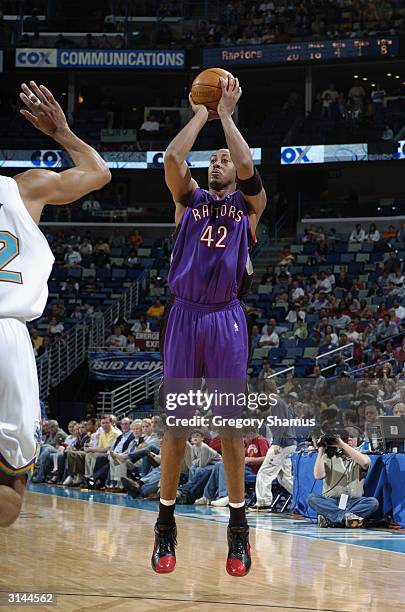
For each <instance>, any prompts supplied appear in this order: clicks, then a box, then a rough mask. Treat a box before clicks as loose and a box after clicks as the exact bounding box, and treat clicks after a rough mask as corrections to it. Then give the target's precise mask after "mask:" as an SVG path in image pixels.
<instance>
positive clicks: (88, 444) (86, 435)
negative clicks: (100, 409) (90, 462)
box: [63, 418, 100, 486]
mask: <svg viewBox="0 0 405 612" xmlns="http://www.w3.org/2000/svg"><path fill="white" fill-rule="evenodd" d="M98 426H99V421H98V420H97V419H96V418H90V419H89V420H88V421H87V422H86V427H85V428H81V430H80V435H79V438H78V440H76V442H75V443H74V444H73V446H71V447H70V448H69V449H68V450H67V453H66V454H67V477H66V479H65V480H64V482H63V484H64V485H65V486H79V485H80V484H81V483H82V482H83V480H84V473H85V460H86V456H87V451H88V449H89V448H96V447H97V446H98V443H99V437H100V434H99V432H98Z"/></svg>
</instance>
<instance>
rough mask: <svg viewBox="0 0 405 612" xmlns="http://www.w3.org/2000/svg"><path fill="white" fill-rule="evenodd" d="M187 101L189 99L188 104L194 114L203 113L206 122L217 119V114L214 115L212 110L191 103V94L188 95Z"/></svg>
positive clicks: (202, 105) (203, 105)
mask: <svg viewBox="0 0 405 612" xmlns="http://www.w3.org/2000/svg"><path fill="white" fill-rule="evenodd" d="M188 99H189V102H190V105H191V108H192V109H193V113H194V114H196V113H198V112H201V113H204V114H205V115H206V120H207V121H213V120H214V119H219V116H218V113H216V112H215V111H214V110H211V109H210V108H207V107H206V106H205V104H196V103H195V102H194V101H193V98H192V96H191V93H190V94H189V96H188Z"/></svg>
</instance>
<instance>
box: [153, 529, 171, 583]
mask: <svg viewBox="0 0 405 612" xmlns="http://www.w3.org/2000/svg"><path fill="white" fill-rule="evenodd" d="M176 545H177V528H176V524H175V523H173V525H159V524H158V523H156V525H155V546H154V548H153V553H152V559H151V563H152V567H153V569H154V570H155V572H156V573H157V574H169V573H170V572H172V571H173V570H174V568H175V567H176V551H175V548H176Z"/></svg>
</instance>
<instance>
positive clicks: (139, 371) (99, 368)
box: [89, 351, 162, 381]
mask: <svg viewBox="0 0 405 612" xmlns="http://www.w3.org/2000/svg"><path fill="white" fill-rule="evenodd" d="M89 364H90V372H91V374H92V375H93V376H95V378H96V379H97V380H123V381H125V380H132V379H134V378H138V377H139V376H143V375H144V374H149V373H153V372H156V374H159V375H160V374H161V373H162V360H161V357H160V353H158V352H138V353H120V352H118V351H105V352H101V351H100V352H91V353H89Z"/></svg>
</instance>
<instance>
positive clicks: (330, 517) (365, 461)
mask: <svg viewBox="0 0 405 612" xmlns="http://www.w3.org/2000/svg"><path fill="white" fill-rule="evenodd" d="M342 437H343V438H344V439H342ZM342 437H341V436H340V435H339V434H336V433H335V434H332V433H331V434H326V435H324V436H322V437H321V438H320V439H319V441H318V448H319V450H318V456H317V458H316V462H315V465H314V477H315V478H316V480H323V491H322V495H316V494H315V493H311V495H309V497H308V504H309V506H310V507H311V508H312V509H313V510H315V512H317V513H318V525H319V526H320V527H353V528H354V527H362V525H363V521H364V519H365V518H367V517H369V516H371V515H372V514H373V513H374V512H375V511H376V510H377V508H378V501H377V500H376V499H375V498H374V497H364V477H365V474H366V473H367V470H368V469H369V467H370V465H371V462H370V458H369V457H368V456H367V455H364V454H362V453H360V452H359V451H358V450H356V447H357V446H358V439H357V436H356V430H355V429H354V428H348V430H345V431H344V433H342Z"/></svg>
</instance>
